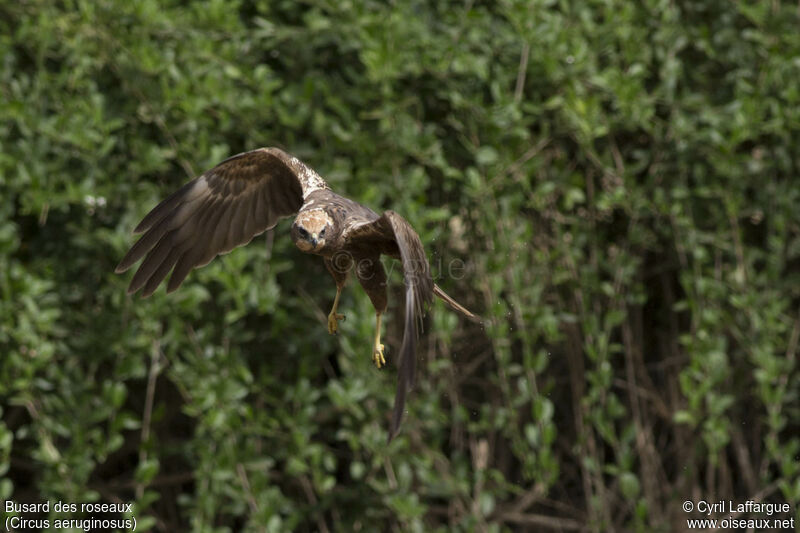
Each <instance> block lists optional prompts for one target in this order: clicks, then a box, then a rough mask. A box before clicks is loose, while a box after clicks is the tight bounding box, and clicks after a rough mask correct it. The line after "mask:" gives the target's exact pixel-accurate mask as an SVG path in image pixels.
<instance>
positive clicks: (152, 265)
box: [116, 148, 329, 297]
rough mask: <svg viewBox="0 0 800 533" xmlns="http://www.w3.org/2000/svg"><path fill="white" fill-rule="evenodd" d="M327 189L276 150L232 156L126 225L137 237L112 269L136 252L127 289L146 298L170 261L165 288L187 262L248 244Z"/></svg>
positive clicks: (123, 266)
mask: <svg viewBox="0 0 800 533" xmlns="http://www.w3.org/2000/svg"><path fill="white" fill-rule="evenodd" d="M328 188H329V187H328V185H327V184H326V183H325V181H324V180H323V179H322V178H321V177H320V176H319V175H318V174H317V173H316V172H314V171H313V170H312V169H311V168H309V167H308V166H306V165H305V164H303V163H302V162H301V161H300V160H298V159H297V158H295V157H292V156H291V155H289V154H287V153H286V152H284V151H283V150H280V149H278V148H259V149H257V150H252V151H250V152H245V153H242V154H239V155H235V156H233V157H230V158H228V159H226V160H225V161H223V162H222V163H220V164H219V165H217V166H215V167H214V168H212V169H211V170H209V171H207V172H205V173H203V174H202V175H201V176H199V177H198V178H196V179H194V180H192V181H190V182H189V183H187V184H186V185H184V186H183V187H181V188H180V189H178V190H177V191H175V192H174V193H173V194H172V195H170V196H169V197H168V198H167V199H166V200H164V201H163V202H161V203H160V204H158V205H157V206H156V207H155V208H154V209H153V210H152V211H150V213H148V214H147V216H145V217H144V219H143V220H142V221H141V222H140V223H139V225H138V226H137V227H136V229H135V230H134V233H142V232H144V235H143V236H142V238H141V239H139V240H138V241H137V242H136V244H134V245H133V247H132V248H131V249H130V251H129V252H128V253H127V254H126V255H125V257H124V258H123V259H122V261H120V263H119V265H117V269H116V271H117V272H118V273H119V272H124V271H126V270H128V269H129V268H130V267H131V266H132V265H133V264H134V263H135V262H137V261H138V260H139V259H141V258H142V257H144V258H145V259H144V261H143V262H142V264H141V266H140V267H139V269H138V270H137V271H136V274H135V275H134V276H133V280H132V281H131V284H130V287H129V288H128V293H134V292H136V291H138V290H139V289H141V288H142V287H144V290H143V291H142V296H143V297H147V296H150V295H151V294H152V293H153V291H155V290H156V288H157V287H158V285H159V284H160V283H161V281H162V280H163V279H164V278H165V277H166V276H167V274H169V272H170V270H172V269H173V267H174V270H173V272H172V276H171V277H170V279H169V283H168V285H167V292H172V291H174V290H175V289H177V288H178V287H179V286H180V284H181V283H182V282H183V280H184V279H185V278H186V276H187V275H188V274H189V272H190V271H191V270H192V269H193V268H195V267H199V266H203V265H205V264H207V263H208V262H209V261H211V260H212V259H214V258H215V257H216V256H217V255H219V254H224V253H227V252H230V251H231V250H233V249H234V248H236V247H237V246H240V245H242V244H246V243H248V242H250V240H251V239H252V238H253V237H255V236H256V235H258V234H259V233H262V232H264V231H265V230H267V229H269V228H272V227H273V226H275V224H277V223H278V220H279V219H281V218H283V217H287V216H290V215H293V214H295V213H297V211H298V210H299V209H300V207H301V206H302V205H303V199H304V198H305V197H306V196H308V194H309V193H311V192H312V191H315V190H318V189H328Z"/></svg>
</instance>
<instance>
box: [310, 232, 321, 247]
mask: <svg viewBox="0 0 800 533" xmlns="http://www.w3.org/2000/svg"><path fill="white" fill-rule="evenodd" d="M318 237H319V235H317V234H316V233H312V234H311V241H310V242H311V246H313V247H314V249H316V248H317V243H318V242H319V241H318V240H317V238H318Z"/></svg>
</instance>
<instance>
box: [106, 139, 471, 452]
mask: <svg viewBox="0 0 800 533" xmlns="http://www.w3.org/2000/svg"><path fill="white" fill-rule="evenodd" d="M292 215H296V216H295V219H294V223H293V224H292V228H291V236H292V240H293V241H294V243H295V245H296V246H297V247H298V248H299V249H300V250H302V251H303V252H306V253H310V254H316V255H320V256H322V257H323V259H324V261H325V266H326V267H327V269H328V271H329V272H330V273H331V276H333V279H334V281H335V282H336V297H335V298H334V300H333V308H332V309H331V312H330V314H329V315H328V332H329V333H331V334H335V333H336V332H337V329H338V326H337V324H338V321H339V320H343V319H344V315H341V314H339V313H338V306H339V297H340V296H341V293H342V287H344V284H345V281H346V280H347V277H348V274H349V272H350V271H351V270H353V271H355V275H356V277H357V278H358V281H359V282H360V283H361V286H362V287H363V288H364V291H365V292H366V293H367V295H368V296H369V298H370V300H371V301H372V305H373V306H374V307H375V317H376V325H375V337H374V341H373V344H372V360H373V362H374V363H375V366H377V367H378V368H381V367H382V366H383V365H385V364H386V359H385V358H384V353H383V351H384V345H383V344H381V315H383V313H384V312H385V311H386V305H387V296H386V272H385V271H384V268H383V265H382V264H381V262H380V260H379V259H380V256H381V255H382V254H384V255H388V256H390V257H392V258H395V259H399V260H400V261H401V263H402V267H403V278H404V283H405V299H406V302H405V325H404V328H403V343H402V347H401V348H400V356H399V359H398V383H397V393H396V395H395V402H394V411H393V415H392V422H391V429H390V432H389V439H390V440H391V439H392V438H394V436H396V435H397V432H398V430H399V427H400V421H401V419H402V415H403V410H404V406H405V397H406V392H407V391H408V390H409V389H410V388H411V387H412V386H413V384H414V378H415V373H416V353H415V352H416V343H417V337H418V334H419V331H420V328H421V321H422V316H423V311H424V308H425V306H426V305H428V304H430V303H431V301H432V300H433V295H434V294H435V295H436V296H438V297H439V298H441V299H442V300H443V301H444V302H445V303H446V304H447V305H448V306H449V307H450V308H451V309H453V310H455V311H457V312H459V313H461V314H462V315H464V316H465V317H467V318H470V319H475V316H474V315H473V314H472V313H470V312H469V311H467V310H466V309H465V308H464V307H462V306H461V305H459V304H458V303H457V302H456V301H455V300H453V299H452V298H450V297H449V296H448V295H447V294H445V293H444V291H442V289H440V288H439V286H438V285H436V284H435V283H434V282H433V279H432V277H431V273H430V266H429V265H428V259H427V257H426V256H425V250H424V248H423V246H422V242H421V241H420V238H419V235H417V233H416V232H415V231H414V229H413V228H412V227H411V225H410V224H409V223H408V222H407V221H406V220H405V219H404V218H403V217H401V216H400V215H398V214H397V213H395V212H394V211H386V212H385V213H383V214H382V215H378V214H377V213H375V212H374V211H372V210H371V209H369V208H367V207H365V206H363V205H361V204H359V203H357V202H354V201H353V200H350V199H349V198H345V197H343V196H340V195H338V194H336V193H334V192H333V191H332V190H331V189H330V187H329V186H328V184H327V183H325V181H324V180H323V179H322V178H321V177H320V176H319V174H317V173H316V172H315V171H314V170H312V169H311V168H310V167H308V166H306V165H305V164H304V163H303V162H301V161H300V160H299V159H297V158H296V157H293V156H291V155H289V154H287V153H286V152H284V151H282V150H280V149H278V148H259V149H257V150H252V151H250V152H245V153H241V154H239V155H235V156H233V157H230V158H228V159H226V160H225V161H223V162H222V163H220V164H218V165H217V166H215V167H214V168H212V169H211V170H209V171H207V172H205V173H203V174H202V175H200V176H199V177H198V178H196V179H194V180H192V181H190V182H189V183H187V184H186V185H184V186H183V187H181V188H180V189H178V190H177V191H175V192H174V193H172V194H171V195H170V196H169V197H168V198H167V199H165V200H164V201H162V202H161V203H160V204H158V205H157V206H156V207H155V208H154V209H153V210H152V211H150V212H149V213H148V214H147V215H146V216H145V217H144V219H143V220H142V221H141V222H140V223H139V225H138V226H137V227H136V229H135V230H134V233H144V235H143V236H142V237H141V238H140V239H139V240H138V241H137V242H136V243H135V244H134V245H133V247H131V249H130V251H128V253H127V254H126V255H125V257H124V258H123V259H122V261H120V263H119V265H118V266H117V269H116V271H117V272H118V273H121V272H125V271H126V270H128V269H129V268H130V267H131V266H132V265H133V264H134V263H136V262H137V261H139V260H140V259H142V258H144V261H143V262H142V264H141V265H140V266H139V269H138V270H137V271H136V274H134V276H133V280H132V281H131V284H130V287H129V288H128V293H129V294H130V293H134V292H136V291H138V290H139V289H142V296H143V297H147V296H150V295H151V294H152V293H153V291H155V290H156V288H157V287H158V285H159V284H160V283H161V281H163V280H164V278H165V277H166V276H167V274H169V272H170V271H172V276H171V277H170V279H169V282H168V283H167V292H168V293H169V292H172V291H174V290H175V289H177V288H178V287H179V286H180V285H181V283H183V280H184V279H185V278H186V276H187V275H188V274H189V272H190V271H191V270H192V269H193V268H195V267H200V266H203V265H205V264H207V263H208V262H210V261H211V260H212V259H214V258H215V257H216V256H217V255H219V254H224V253H227V252H230V251H231V250H233V249H234V248H236V247H237V246H241V245H243V244H246V243H248V242H250V240H251V239H252V238H253V237H254V236H256V235H259V234H260V233H262V232H264V231H266V230H268V229H270V228H272V227H274V226H275V225H276V224H277V223H278V220H279V219H281V218H284V217H289V216H292Z"/></svg>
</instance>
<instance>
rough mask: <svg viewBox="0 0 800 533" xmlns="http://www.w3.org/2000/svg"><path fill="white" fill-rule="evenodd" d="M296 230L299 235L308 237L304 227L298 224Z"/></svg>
mask: <svg viewBox="0 0 800 533" xmlns="http://www.w3.org/2000/svg"><path fill="white" fill-rule="evenodd" d="M297 232H298V233H299V234H300V236H301V237H308V232H307V231H306V229H305V228H301V227H300V226H298V227H297Z"/></svg>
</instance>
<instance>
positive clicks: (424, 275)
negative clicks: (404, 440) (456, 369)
mask: <svg viewBox="0 0 800 533" xmlns="http://www.w3.org/2000/svg"><path fill="white" fill-rule="evenodd" d="M345 239H346V240H347V243H348V244H349V245H351V246H364V245H371V246H376V247H378V248H379V249H380V250H381V251H382V252H383V253H387V254H389V255H391V256H394V257H398V258H399V259H400V260H401V262H402V264H403V279H404V282H405V286H406V312H405V325H404V328H403V345H402V347H401V348H400V358H399V363H398V367H399V368H398V382H397V393H396V395H395V399H394V411H393V413H392V425H391V430H390V433H389V440H391V439H393V438H394V437H395V436H396V435H397V433H398V431H399V429H400V422H401V421H402V419H403V411H404V409H405V401H406V393H407V392H408V391H409V390H410V389H411V388H412V387H413V386H414V379H415V377H416V360H417V358H416V350H417V339H418V337H419V333H420V331H421V330H422V318H423V315H424V311H425V307H426V306H427V305H428V304H430V303H431V301H432V300H433V278H432V277H431V271H430V266H429V265H428V258H427V256H426V255H425V249H424V248H423V246H422V241H420V238H419V235H417V232H416V231H414V228H412V227H411V224H409V223H408V222H407V221H406V220H405V219H404V218H403V217H401V216H400V215H398V214H397V213H395V212H394V211H386V212H385V213H384V214H383V216H381V217H379V218H378V219H377V220H375V221H373V222H369V223H363V224H359V225H358V226H355V227H352V228H349V229H348V231H347V232H346V233H345Z"/></svg>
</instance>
